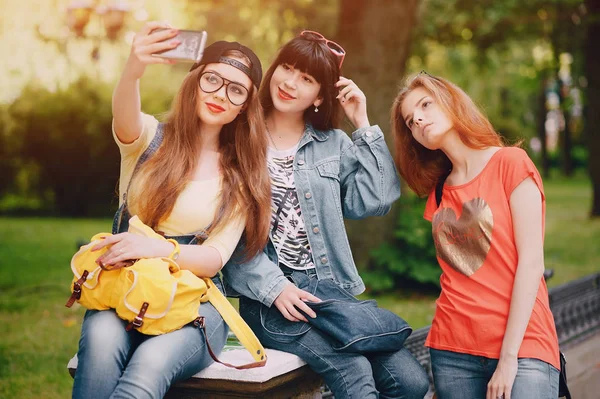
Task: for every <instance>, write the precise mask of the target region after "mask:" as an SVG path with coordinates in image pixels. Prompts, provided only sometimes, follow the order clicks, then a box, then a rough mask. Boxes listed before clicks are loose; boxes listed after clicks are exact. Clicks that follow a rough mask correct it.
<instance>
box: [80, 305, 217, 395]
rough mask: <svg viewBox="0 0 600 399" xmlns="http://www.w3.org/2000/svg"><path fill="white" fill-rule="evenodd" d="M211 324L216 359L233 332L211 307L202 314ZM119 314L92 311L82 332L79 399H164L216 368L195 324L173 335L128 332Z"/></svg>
mask: <svg viewBox="0 0 600 399" xmlns="http://www.w3.org/2000/svg"><path fill="white" fill-rule="evenodd" d="M198 313H199V314H200V316H204V317H205V319H206V331H207V334H208V340H209V342H210V345H211V347H212V349H213V350H214V351H215V354H217V355H218V353H220V352H221V350H222V349H223V346H225V341H226V339H227V326H226V324H225V323H224V322H223V318H222V317H221V315H220V314H219V313H218V312H217V310H216V309H215V308H214V307H213V306H212V305H211V304H210V303H203V304H202V305H201V306H200V310H199V312H198ZM126 324H127V322H125V321H123V320H121V319H120V318H119V317H118V316H117V314H116V313H115V311H114V310H102V311H97V310H88V311H87V312H86V314H85V318H84V320H83V325H82V327H81V338H80V340H79V352H78V353H77V356H78V360H79V363H78V366H77V371H76V372H75V382H74V384H73V398H74V399H80V398H81V399H84V398H85V399H90V398H134V399H143V398H162V397H163V396H164V395H165V393H166V392H167V391H168V390H169V387H170V386H171V384H173V383H174V382H176V381H179V380H183V379H186V378H189V377H191V376H193V375H194V374H196V373H198V372H199V371H201V370H202V369H204V368H206V367H208V366H209V365H210V364H212V363H213V360H212V358H211V357H210V355H209V353H208V350H207V348H206V341H205V339H204V333H203V332H202V330H200V329H198V328H196V327H194V326H193V325H191V324H189V325H186V326H184V327H183V328H181V329H179V330H176V331H172V332H170V333H168V334H164V335H157V336H148V335H144V334H141V333H139V332H138V331H136V330H131V331H129V332H128V331H125V326H126Z"/></svg>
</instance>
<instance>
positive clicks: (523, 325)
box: [392, 72, 560, 399]
mask: <svg viewBox="0 0 600 399" xmlns="http://www.w3.org/2000/svg"><path fill="white" fill-rule="evenodd" d="M392 124H393V131H394V136H395V141H396V155H397V165H398V168H399V170H400V174H401V175H402V177H404V179H405V181H406V182H407V184H408V185H409V186H410V187H411V188H412V189H413V190H414V191H415V192H416V193H417V194H419V195H422V196H424V195H428V196H429V199H428V201H427V205H426V207H425V219H427V220H429V221H431V222H432V229H433V238H434V242H435V247H436V252H437V258H438V261H439V264H440V266H441V268H442V272H443V273H442V275H441V277H440V284H441V287H442V292H441V294H440V297H439V298H438V300H437V302H436V305H437V306H436V311H435V315H434V318H433V322H432V326H431V330H430V332H429V336H428V337H427V341H426V342H425V345H426V346H428V347H429V348H430V351H431V364H432V370H433V378H434V383H435V389H436V394H437V396H438V398H440V399H453V398H487V399H502V398H504V399H510V398H513V399H523V398H527V399H551V398H557V397H558V387H559V371H558V369H559V368H560V361H559V349H558V339H557V336H556V328H555V325H554V318H553V317H552V312H551V311H550V306H549V303H548V289H547V287H546V283H545V282H544V279H543V272H544V249H543V241H544V218H545V208H546V207H545V204H546V202H545V196H544V189H543V185H542V179H541V177H540V174H539V173H538V171H537V169H536V167H535V165H534V164H533V162H532V161H531V159H529V157H528V156H527V154H526V153H525V151H523V150H522V149H520V148H518V147H505V146H504V144H503V141H502V139H501V137H500V136H499V135H498V134H497V133H496V131H495V130H494V128H493V126H492V125H491V124H490V122H489V121H488V120H487V118H486V117H485V116H484V115H483V114H482V113H481V111H480V110H479V109H478V108H477V106H476V105H475V104H474V103H473V101H472V100H471V99H470V98H469V96H468V95H467V94H466V93H465V92H464V91H463V90H461V89H460V88H459V87H457V86H456V85H454V84H452V83H450V82H449V81H447V80H445V79H442V78H438V77H434V76H431V75H429V74H427V73H426V72H421V73H420V74H418V75H417V76H416V77H415V78H413V79H412V80H410V81H409V82H408V84H407V85H406V87H405V88H403V89H402V90H401V91H400V93H399V94H398V96H397V98H396V100H395V102H394V106H393V108H392Z"/></svg>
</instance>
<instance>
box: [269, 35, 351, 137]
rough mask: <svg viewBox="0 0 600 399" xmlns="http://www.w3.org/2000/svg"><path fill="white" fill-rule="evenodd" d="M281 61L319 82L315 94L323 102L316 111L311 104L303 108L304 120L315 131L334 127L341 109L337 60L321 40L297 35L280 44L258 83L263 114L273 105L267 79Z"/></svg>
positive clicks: (271, 75)
mask: <svg viewBox="0 0 600 399" xmlns="http://www.w3.org/2000/svg"><path fill="white" fill-rule="evenodd" d="M281 64H289V65H292V66H293V67H294V68H296V69H299V70H300V71H302V72H303V73H307V74H309V75H310V76H312V77H313V78H315V79H316V80H317V82H319V83H320V84H321V90H320V92H319V96H320V97H321V98H322V99H323V103H322V104H321V105H319V112H314V108H313V107H308V109H306V110H305V111H304V120H305V121H306V122H308V123H310V124H311V125H312V126H313V127H314V128H315V129H318V130H329V129H333V128H335V127H338V126H339V123H340V120H341V115H342V112H341V107H340V105H339V102H338V100H337V99H336V98H335V97H336V96H337V94H338V90H337V88H336V87H335V83H336V82H337V81H338V80H339V78H340V69H339V67H338V60H337V59H336V57H335V55H333V53H332V52H331V50H330V49H329V48H328V47H327V45H325V42H322V41H319V40H313V39H310V38H307V37H305V36H297V37H295V38H293V39H292V40H290V41H289V42H287V43H286V44H284V45H283V47H282V48H281V49H280V50H279V53H278V54H277V57H276V58H275V61H273V63H272V64H271V66H270V67H269V69H268V70H267V72H266V73H265V76H264V78H263V80H262V84H261V86H260V91H259V94H258V96H259V98H260V102H261V104H262V106H263V109H264V110H265V115H268V114H269V113H270V112H271V110H272V109H273V107H274V106H273V99H272V98H271V91H270V85H271V78H272V77H273V73H274V72H275V69H277V67H278V66H279V65H281Z"/></svg>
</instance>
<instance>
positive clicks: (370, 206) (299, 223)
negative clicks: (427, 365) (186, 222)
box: [224, 31, 429, 399]
mask: <svg viewBox="0 0 600 399" xmlns="http://www.w3.org/2000/svg"><path fill="white" fill-rule="evenodd" d="M344 56H345V51H344V50H343V48H342V47H341V46H340V45H338V44H337V43H334V42H332V41H330V40H327V39H326V38H324V37H323V36H322V35H321V34H319V33H316V32H310V31H304V32H302V33H301V34H300V35H299V36H298V37H296V38H294V39H292V40H291V41H290V42H288V43H287V44H285V45H284V46H283V47H282V48H281V50H280V51H279V54H278V55H277V57H276V59H275V61H274V62H273V64H272V65H271V67H270V68H269V70H268V71H267V73H266V75H265V79H264V80H263V85H262V86H261V89H260V93H259V96H260V100H261V103H262V105H263V108H264V110H265V122H266V125H265V130H266V134H267V137H268V139H269V149H268V166H269V172H270V175H271V183H272V204H271V210H272V213H271V230H270V236H269V238H270V240H269V242H268V244H267V247H266V248H265V250H264V252H263V253H262V254H261V255H259V256H257V257H255V258H254V259H253V260H252V261H250V262H236V261H231V262H230V264H228V265H227V266H226V268H225V270H224V276H225V282H226V284H229V285H230V286H231V287H232V288H233V289H234V290H235V291H237V292H239V293H240V294H242V295H243V297H242V298H241V300H240V313H241V314H242V317H244V318H245V320H246V321H247V322H248V324H249V325H250V326H251V327H252V328H253V330H254V332H255V333H256V334H257V336H258V337H259V339H260V340H261V342H262V343H263V344H264V345H265V346H267V347H270V348H274V349H278V350H282V351H286V352H291V353H294V354H296V355H298V356H299V357H300V358H302V359H303V360H304V361H306V362H307V363H308V364H309V366H310V367H311V368H312V369H313V370H314V371H316V372H317V373H318V374H320V375H321V376H322V377H323V379H324V381H325V383H326V384H327V385H328V386H329V388H330V389H331V390H332V391H333V394H334V395H335V397H336V398H338V399H342V398H361V399H370V398H377V397H379V398H419V399H422V398H423V396H424V395H425V393H426V392H427V389H428V385H429V384H428V379H427V376H426V374H425V371H424V370H423V368H422V367H421V365H420V364H419V363H418V362H417V361H416V359H415V358H414V357H413V356H412V354H411V353H410V352H409V351H408V350H407V349H405V348H403V347H402V343H400V345H399V347H396V348H395V349H394V350H389V349H383V348H384V347H383V346H381V347H379V348H381V350H380V351H378V352H371V351H369V352H368V353H367V352H366V351H363V350H362V349H357V348H356V346H355V345H354V344H356V343H357V342H358V341H361V339H363V338H366V337H365V336H364V335H361V334H362V333H358V331H359V330H361V329H363V330H364V327H365V324H369V323H371V322H372V320H370V319H369V320H367V319H360V318H359V313H356V315H357V316H356V317H353V316H354V315H355V313H354V310H355V309H359V308H361V309H362V308H364V306H369V305H370V304H365V303H364V302H362V303H360V302H359V301H358V300H357V299H356V298H354V295H357V294H359V293H361V292H363V291H364V289H365V286H364V283H363V281H362V279H361V278H360V276H359V274H358V271H357V269H356V266H355V264H354V260H353V258H352V253H351V250H350V246H349V243H348V237H347V234H346V230H345V228H344V217H347V218H351V219H360V218H364V217H367V216H381V215H384V214H386V213H387V212H388V211H389V209H390V207H391V204H392V203H393V202H394V201H395V200H396V199H397V198H398V197H399V195H400V183H399V180H398V177H397V173H396V169H395V167H394V162H393V159H392V157H391V155H390V152H389V150H388V148H387V146H386V144H385V140H384V137H383V133H382V132H381V130H380V129H379V127H377V126H371V125H370V123H369V119H368V116H367V111H366V99H365V96H364V94H363V92H362V91H361V90H360V89H359V88H358V86H357V85H356V84H355V83H353V82H352V81H351V80H349V79H347V78H345V77H341V76H340V68H341V66H342V62H343V59H344ZM342 111H344V112H345V114H346V116H347V117H348V119H349V120H350V122H351V123H352V124H353V125H354V126H355V127H356V128H357V130H356V131H354V132H353V133H352V138H350V137H348V135H346V133H344V132H343V131H341V130H339V129H336V126H337V124H338V119H339V116H340V115H341V112H342ZM325 305H327V306H325ZM326 309H327V310H328V311H329V312H330V313H328V315H327V316H326V315H325V310H326ZM332 309H335V311H334V312H333V313H331V310H332ZM369 309H370V310H371V311H373V313H374V314H381V313H383V309H379V308H376V307H375V306H373V307H372V308H369ZM384 316H385V317H387V318H386V321H384V320H383V319H381V320H380V319H377V318H376V320H374V321H373V330H372V331H375V329H376V327H375V324H377V323H380V324H381V323H387V322H388V321H390V322H391V323H396V322H397V321H398V320H401V319H400V318H398V317H397V316H396V315H393V314H391V312H390V313H389V314H386V315H384ZM342 320H346V321H347V322H348V323H347V324H345V322H342ZM398 324H400V323H398ZM366 327H367V329H366V330H367V334H368V335H369V334H370V335H369V336H370V338H367V340H369V341H376V339H377V337H374V335H375V333H370V331H371V330H369V328H370V325H367V326H366ZM378 327H380V326H378ZM383 327H384V329H385V328H386V327H387V326H383ZM406 328H409V327H408V326H407V325H406ZM355 333H356V335H361V336H360V337H359V336H357V337H356V339H355V340H352V338H350V341H351V342H350V343H349V344H348V345H347V346H346V347H344V348H341V346H342V345H343V344H342V342H341V341H339V340H338V338H339V337H340V335H342V336H344V335H346V336H348V337H354V335H355ZM392 335H394V334H392V333H390V334H389V337H390V339H392ZM382 336H383V334H382ZM371 338H372V339H371ZM383 344H385V343H383Z"/></svg>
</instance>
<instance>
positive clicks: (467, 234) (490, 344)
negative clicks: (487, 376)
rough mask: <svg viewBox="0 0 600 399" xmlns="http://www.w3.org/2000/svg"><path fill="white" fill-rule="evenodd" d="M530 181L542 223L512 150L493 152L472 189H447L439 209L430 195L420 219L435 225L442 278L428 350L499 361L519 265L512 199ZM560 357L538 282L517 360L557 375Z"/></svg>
mask: <svg viewBox="0 0 600 399" xmlns="http://www.w3.org/2000/svg"><path fill="white" fill-rule="evenodd" d="M528 177H531V178H533V180H534V181H535V183H536V184H537V186H538V187H539V189H540V192H541V193H542V217H543V219H542V220H544V219H545V214H546V202H545V196H544V188H543V186H542V179H541V177H540V174H539V173H538V171H537V169H536V167H535V165H534V164H533V162H532V161H531V159H529V157H528V156H527V154H526V153H525V151H523V150H522V149H520V148H516V147H506V148H502V149H500V150H498V151H497V152H496V153H495V154H493V155H492V157H491V158H490V160H489V162H488V163H487V165H486V166H485V167H484V169H483V170H482V171H481V173H479V175H477V177H475V178H474V179H473V180H471V181H470V182H468V183H465V184H462V185H459V186H448V185H445V186H444V190H443V195H442V202H441V204H440V207H439V208H438V207H437V204H436V200H435V190H434V191H433V192H432V193H431V194H430V195H429V199H428V200H427V205H426V207H425V215H424V217H425V219H427V220H429V221H431V222H432V231H433V239H434V242H435V247H436V252H437V258H438V262H439V263H440V266H441V268H442V271H443V273H442V276H441V277H440V284H441V287H442V292H441V294H440V297H439V298H438V300H437V301H436V305H437V306H436V311H435V316H434V318H433V322H432V325H431V330H430V332H429V336H428V337H427V340H426V342H425V346H428V347H430V348H434V349H440V350H448V351H453V352H461V353H468V354H471V355H478V356H485V357H488V358H493V359H498V358H499V356H500V349H501V347H502V340H503V338H504V331H505V329H506V323H507V321H508V313H509V309H510V301H511V294H512V289H513V283H514V279H515V273H516V271H517V263H518V253H517V248H516V243H515V237H514V234H513V223H512V216H511V211H510V203H509V199H510V195H511V193H512V192H513V190H514V189H515V188H516V187H517V186H518V185H519V184H520V183H521V182H523V180H525V179H526V178H528ZM542 229H544V225H542ZM558 353H559V352H558V338H557V336H556V327H555V325H554V317H553V316H552V312H551V311H550V305H549V302H548V288H547V287H546V283H545V282H544V280H543V279H542V280H541V281H540V288H539V290H538V293H537V297H536V300H535V305H534V307H533V311H532V312H531V318H530V320H529V324H528V326H527V330H526V331H525V336H524V338H523V343H522V344H521V348H520V350H519V354H518V357H520V358H522V357H524V358H536V359H540V360H543V361H545V362H547V363H550V364H551V365H553V366H554V367H556V368H557V369H558V368H560V362H559V357H558V356H559V355H558Z"/></svg>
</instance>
